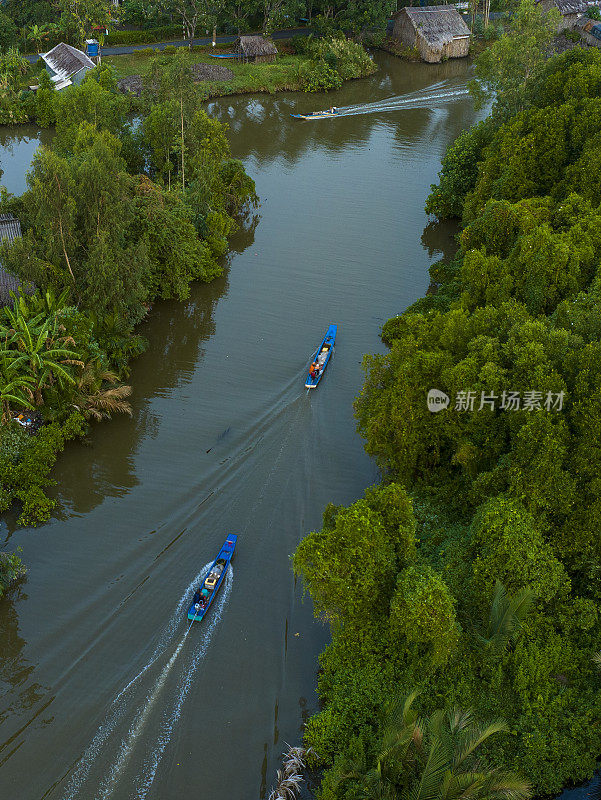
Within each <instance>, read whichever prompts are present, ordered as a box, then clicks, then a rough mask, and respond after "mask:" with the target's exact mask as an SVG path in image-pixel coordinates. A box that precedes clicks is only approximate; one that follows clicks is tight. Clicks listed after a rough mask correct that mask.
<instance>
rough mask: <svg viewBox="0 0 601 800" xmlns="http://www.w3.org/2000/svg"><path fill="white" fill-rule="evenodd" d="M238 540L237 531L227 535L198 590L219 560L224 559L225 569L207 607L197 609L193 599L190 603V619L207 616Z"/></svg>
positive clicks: (194, 619) (197, 619) (199, 619)
mask: <svg viewBox="0 0 601 800" xmlns="http://www.w3.org/2000/svg"><path fill="white" fill-rule="evenodd" d="M237 541H238V537H237V535H236V534H235V533H232V534H230V536H228V537H227V539H226V540H225V542H224V543H223V547H222V548H221V550H220V551H219V554H218V555H217V558H216V559H215V561H213V563H212V564H211V566H210V567H209V569H208V571H207V573H206V575H204V577H203V579H202V581H201V583H200V586H199V587H198V591H200V589H201V588H202V587H203V586H204V582H205V580H206V579H207V577H208V576H209V575H210V573H211V571H212V569H213V567H214V566H215V565H216V564H217V562H218V561H219V560H223V561H224V562H225V564H224V566H223V570H222V571H221V575H220V576H219V579H218V580H217V583H216V584H215V587H214V588H213V590H212V591H211V594H210V595H209V598H208V600H207V603H206V605H205V607H204V608H200V609H197V608H196V604H195V602H194V600H192V602H191V603H190V607H189V608H188V619H189V620H191V621H192V622H200V621H201V620H202V618H203V617H204V616H205V614H206V613H207V611H208V610H209V608H210V607H211V603H212V602H213V600H214V599H215V597H216V596H217V593H218V592H219V589H220V587H221V584H222V583H223V581H224V579H225V576H226V574H227V571H228V569H229V566H230V561H231V560H232V557H233V555H234V550H235V548H236V542H237Z"/></svg>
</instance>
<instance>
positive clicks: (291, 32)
mask: <svg viewBox="0 0 601 800" xmlns="http://www.w3.org/2000/svg"><path fill="white" fill-rule="evenodd" d="M309 33H311V28H289V29H287V30H284V31H275V32H274V33H273V34H272V39H289V38H290V37H291V36H306V35H308V34H309ZM237 38H238V37H237V36H218V37H217V43H218V44H227V43H228V42H235V41H236V39H237ZM211 41H212V38H211V37H210V36H202V37H201V38H200V39H193V40H192V44H211ZM189 44H190V40H189V39H175V40H173V41H169V42H147V43H146V44H130V45H120V46H115V47H103V48H102V55H103V56H124V55H127V54H128V53H133V52H134V51H135V50H144V49H145V48H147V47H152V48H153V49H154V50H164V49H165V47H168V46H170V47H188V45H189ZM38 57H39V56H37V55H29V56H25V58H26V59H27V60H28V61H30V62H31V63H32V64H33V63H35V62H36V61H37V60H38Z"/></svg>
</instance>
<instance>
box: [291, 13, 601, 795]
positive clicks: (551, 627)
mask: <svg viewBox="0 0 601 800" xmlns="http://www.w3.org/2000/svg"><path fill="white" fill-rule="evenodd" d="M537 19H538V11H534V10H533V9H532V8H531V7H530V6H526V5H524V4H522V6H521V7H520V9H519V10H518V12H517V13H516V21H515V22H514V29H513V32H512V33H511V34H510V35H509V40H508V41H505V42H504V43H503V44H502V46H501V47H499V48H497V49H496V50H495V46H493V47H492V48H491V50H493V51H494V57H495V58H497V57H498V58H500V59H501V62H502V64H501V68H500V69H499V70H497V72H496V73H495V75H494V76H493V77H494V81H496V83H495V87H496V88H495V91H498V98H499V103H498V104H497V107H496V109H495V110H494V111H493V114H492V116H491V117H489V119H488V120H486V121H485V122H484V123H480V124H479V125H478V126H476V127H475V128H474V129H472V130H471V131H468V132H466V133H465V134H462V135H461V136H460V138H459V139H458V141H457V142H456V143H455V145H453V146H452V147H451V148H450V149H449V151H448V153H447V156H446V157H445V160H444V162H443V169H442V171H441V174H440V182H439V185H438V186H437V187H433V191H432V194H431V195H430V198H429V200H428V208H427V210H428V211H429V212H431V213H436V214H439V215H440V216H451V215H452V216H458V217H462V226H461V232H460V234H459V237H458V239H459V250H458V252H457V254H456V256H455V257H454V259H453V261H452V262H451V263H449V264H445V263H439V264H437V265H433V267H432V269H431V274H432V276H433V279H434V280H436V281H437V283H439V284H440V288H439V291H438V294H437V296H436V297H435V298H433V299H429V298H428V299H427V300H426V301H419V302H418V303H416V304H414V306H412V307H410V308H409V309H407V310H406V311H405V312H404V313H403V314H400V315H399V316H396V317H394V318H393V319H391V320H389V321H388V322H387V323H386V325H385V326H384V330H383V339H384V341H385V342H386V344H387V345H388V346H389V351H388V352H387V353H386V354H383V355H370V356H366V358H365V362H364V363H365V368H366V372H367V375H366V380H365V384H364V387H363V389H362V391H361V394H360V396H359V397H358V398H357V400H356V404H355V408H356V414H357V418H358V423H359V430H360V432H361V433H362V434H363V435H364V437H365V439H366V449H367V451H368V453H370V454H372V455H373V456H374V457H375V458H376V459H377V462H378V465H379V466H380V468H381V470H382V473H383V475H384V480H385V484H384V485H383V486H382V487H381V488H380V489H378V488H375V489H370V490H368V492H366V497H365V500H362V501H358V503H357V504H354V505H353V506H351V507H350V509H339V508H338V509H333V508H331V509H329V511H328V512H327V513H326V515H325V517H324V527H323V530H322V531H321V532H319V533H312V534H310V535H309V536H308V537H307V539H305V540H304V541H303V542H302V543H301V545H300V546H299V549H298V551H297V554H296V556H295V568H296V570H297V572H301V573H302V574H303V577H304V579H305V583H306V585H307V587H308V589H309V591H310V592H311V595H312V597H313V598H314V601H315V603H316V608H317V610H318V611H319V610H323V609H326V610H327V609H328V608H329V607H330V603H331V605H332V606H334V605H336V603H335V602H334V601H336V602H337V604H338V607H340V606H341V605H344V608H345V609H346V614H345V616H344V617H343V618H342V617H341V616H340V615H329V616H330V618H332V617H333V618H334V619H335V620H336V622H342V623H343V624H342V625H340V624H337V625H334V626H333V627H332V644H331V645H330V646H329V647H328V649H327V650H326V652H325V653H324V654H323V656H322V659H321V662H322V668H323V669H322V673H321V675H320V680H319V692H320V696H321V698H322V701H323V711H321V712H320V713H319V714H318V715H317V716H316V717H314V718H313V719H312V720H311V721H310V723H309V725H308V728H307V734H306V738H307V742H308V743H309V744H311V745H313V746H314V747H315V748H316V750H317V751H318V753H319V755H320V757H321V761H322V765H323V766H324V768H325V773H324V779H323V782H322V788H321V794H320V797H321V798H322V800H358V799H359V798H367V797H369V798H374V797H386V798H395V797H405V798H406V797H408V796H413V797H415V798H419V797H422V796H425V797H431V798H441V797H447V796H449V797H450V796H453V797H455V796H459V795H460V794H461V793H462V792H466V793H468V794H469V793H470V792H471V791H472V789H474V790H475V791H476V793H477V792H478V791H480V790H481V789H482V786H483V785H484V783H482V784H478V787H477V788H476V787H471V784H470V780H471V778H470V777H469V776H466V775H462V776H455V774H454V772H453V770H451V771H450V772H449V761H448V757H447V756H445V755H444V751H445V749H446V752H447V753H448V752H449V750H448V746H449V743H450V742H451V741H452V739H453V724H454V723H453V722H451V718H452V719H454V720H455V721H456V720H458V719H460V718H461V715H460V714H457V715H455V716H454V717H453V716H452V715H451V717H447V719H446V721H445V717H444V714H443V712H441V711H440V710H438V709H440V708H441V706H444V708H445V709H452V708H453V707H455V706H458V707H461V708H474V714H475V715H476V716H477V718H481V719H489V718H503V719H505V720H507V730H508V731H511V734H512V735H510V736H509V735H505V736H502V737H501V736H499V737H498V738H497V737H495V738H494V739H493V740H492V741H491V742H487V744H486V755H487V757H489V758H490V760H491V763H492V764H494V765H495V766H494V769H495V776H496V778H495V779H494V780H497V779H498V780H499V783H498V784H496V787H497V788H496V789H495V791H493V790H492V788H489V790H484V794H485V795H486V796H494V795H495V793H496V791H497V790H498V791H499V795H500V796H507V797H512V796H517V795H516V794H515V793H517V794H518V795H519V793H520V792H521V793H523V795H521V796H526V795H527V794H528V791H529V790H528V786H527V785H525V784H524V781H523V780H521V779H517V780H516V778H515V775H514V776H510V775H509V774H508V773H509V772H510V771H518V770H519V772H521V773H522V774H523V775H525V776H526V778H527V779H528V782H530V783H531V784H532V787H533V791H534V792H536V794H537V795H551V794H556V793H557V792H559V790H560V789H561V787H562V786H565V785H566V784H568V783H577V782H581V781H583V780H585V779H587V778H589V777H590V776H591V775H592V773H593V771H594V770H595V768H596V763H597V758H598V753H599V752H600V748H601V730H600V729H599V726H598V725H596V724H595V723H594V722H593V723H592V724H591V721H592V720H596V719H598V715H599V714H600V713H601V696H600V694H599V675H598V672H596V670H595V666H594V663H593V658H594V655H595V653H599V651H600V650H601V618H600V615H599V609H598V605H599V602H600V601H601V588H600V584H599V574H600V572H601V543H600V540H599V536H598V531H599V529H600V527H601V503H600V501H599V492H600V490H601V484H600V483H599V477H598V476H599V474H600V473H601V451H600V449H599V445H598V442H599V428H600V426H601V392H600V390H599V386H601V323H600V322H599V313H598V309H599V302H600V301H601V272H600V265H601V235H600V234H599V231H600V230H601V191H600V189H599V186H600V182H601V173H600V172H599V158H598V152H599V141H600V139H601V106H600V105H599V95H600V92H601V53H599V51H598V50H596V49H593V48H590V49H588V50H583V49H575V50H573V51H570V52H567V53H564V54H562V55H559V56H554V57H552V58H550V59H548V60H546V61H543V60H541V59H539V55H537V54H539V50H540V48H541V46H542V44H541V43H542V41H543V38H544V37H543V35H542V33H541V28H540V26H539V23H538V22H537ZM520 26H521V30H522V32H523V34H524V42H523V46H522V49H521V50H520V47H518V45H517V40H516V31H517V30H519V29H520ZM543 28H544V26H543ZM545 35H546V34H545ZM512 37H513V38H512ZM500 41H501V42H502V40H500ZM503 48H508V49H507V52H505V51H504V50H503ZM495 69H496V67H495ZM511 70H513V73H512V74H510V72H511ZM527 73H529V75H527ZM491 75H492V73H491ZM494 81H493V80H492V78H491V84H490V85H491V86H492V85H493V83H494ZM433 388H437V389H439V390H442V391H444V392H446V393H447V395H448V396H449V398H450V403H449V407H448V408H446V409H445V410H441V411H439V412H438V413H435V414H433V413H431V412H430V411H429V410H428V406H427V402H426V399H427V394H428V391H429V390H430V389H433ZM468 391H469V392H472V398H473V400H474V403H473V406H472V407H471V410H462V407H461V405H460V404H459V403H458V402H457V401H458V399H460V398H461V396H462V395H461V394H460V393H463V399H464V400H465V393H466V392H468ZM510 392H516V393H519V395H520V397H521V402H520V405H519V407H514V408H513V410H510V406H509V405H508V397H509V396H510V394H509V393H510ZM533 392H534V393H536V392H538V394H533ZM559 397H561V398H562V402H561V404H558V403H557V402H554V401H553V398H555V399H557V398H559ZM487 399H488V400H493V401H494V408H493V407H492V406H491V404H490V402H487ZM525 399H529V400H530V401H532V402H529V403H524V400H525ZM390 487H393V488H392V489H390ZM402 487H407V489H408V490H409V492H410V495H411V497H412V500H413V515H414V519H415V523H414V524H415V528H413V527H412V526H411V525H409V524H408V520H409V519H410V518H409V517H408V516H407V503H406V497H407V496H406V495H405V493H404V491H403V489H402ZM372 492H373V493H375V494H374V497H377V498H378V502H377V503H376V502H374V501H373V500H371V499H370V497H371V493H372ZM385 492H389V494H381V493H385ZM383 498H386V502H385V503H384V502H383ZM359 508H360V509H362V513H361V514H360V515H359V517H355V516H354V514H355V513H356V512H357V511H358V509H359ZM368 508H371V511H372V513H373V512H377V514H378V515H379V518H380V520H381V521H382V522H383V524H384V528H385V530H386V531H387V535H388V536H389V535H390V531H391V530H392V528H393V525H394V523H393V522H392V520H393V519H394V518H395V514H394V511H395V509H396V510H397V513H398V515H399V518H400V519H403V520H404V521H403V522H402V523H401V529H402V530H403V531H404V532H405V535H409V537H410V538H409V539H408V540H407V541H408V543H409V546H408V547H407V548H405V549H403V547H401V549H400V550H399V551H397V552H398V554H399V555H398V556H397V558H396V559H394V561H393V562H392V564H391V565H390V566H388V567H387V568H386V567H385V565H386V562H385V561H384V560H383V551H382V547H383V544H384V543H385V542H386V537H385V536H382V533H381V530H380V529H379V527H378V524H377V522H376V521H375V520H373V518H369V517H368V516H367V514H368V512H367V509H368ZM351 511H353V513H350V512H351ZM337 520H341V521H344V522H345V526H346V527H342V526H341V527H340V528H339V527H338V525H337ZM385 520H387V521H385ZM372 529H373V530H375V531H376V535H375V538H373V537H372V534H371V530H372ZM410 531H411V532H410ZM370 542H375V545H374V552H373V553H369V552H368V546H369V543H370ZM390 549H392V548H390ZM353 551H354V552H355V553H356V555H355V556H353V555H352V554H353ZM349 553H350V555H349ZM342 554H344V555H343V557H342ZM376 557H377V558H378V559H381V561H378V562H377V563H378V570H379V575H380V577H381V580H379V581H378V584H377V586H374V585H370V586H369V589H370V595H369V597H370V599H371V600H372V601H374V603H375V604H374V605H373V606H369V604H368V601H367V598H365V597H363V598H362V599H361V602H360V603H357V605H353V602H352V601H353V598H354V597H355V596H360V592H361V581H362V574H361V572H360V565H361V564H362V563H363V562H364V560H365V559H367V558H371V559H376ZM390 570H392V572H390ZM373 571H374V567H372V572H373ZM376 574H377V573H376ZM391 580H392V588H391V589H389V588H388V587H389V586H390V582H391ZM340 598H344V602H341V600H340ZM416 686H419V687H420V690H421V691H420V705H421V706H423V714H424V715H429V719H430V720H434V723H433V726H431V725H430V724H429V725H427V726H424V729H423V731H422V736H421V739H420V737H418V742H419V743H420V746H421V747H422V750H421V751H420V752H415V753H414V754H413V756H411V747H409V748H407V747H406V743H407V742H408V741H409V740H410V739H411V736H410V735H408V734H407V730H406V728H407V725H408V726H409V734H410V733H411V730H412V728H411V725H413V724H414V723H413V722H412V721H411V718H410V715H409V717H407V715H405V716H406V718H407V719H408V720H409V722H408V723H407V725H402V724H399V725H398V726H397V727H396V734H394V735H396V737H397V738H396V739H395V738H394V735H393V734H392V733H391V731H392V730H393V728H394V726H392V727H391V725H390V722H389V719H388V717H389V715H388V713H387V698H389V697H390V696H391V695H393V696H398V695H399V694H401V695H402V694H403V693H410V692H411V691H412V689H413V687H416ZM483 687H484V688H483ZM413 705H414V704H413ZM413 705H412V704H411V703H410V704H409V706H408V707H407V706H403V704H402V703H400V704H396V711H393V712H392V714H393V716H394V717H395V718H396V719H397V720H402V719H403V713H401V711H399V709H400V708H401V707H405V709H406V710H407V708H408V710H409V712H411V711H412V709H413ZM472 723H473V720H471V719H470V720H469V721H466V724H465V725H464V726H460V727H462V730H463V731H464V732H465V735H466V737H467V736H468V734H467V731H468V730H470V728H471V726H472ZM415 724H416V725H417V724H418V723H415ZM503 729H504V727H503V726H502V727H501V728H499V731H500V730H503ZM403 732H404V733H403ZM406 734H407V735H406ZM438 734H441V737H439V736H438ZM411 735H412V734H411ZM441 738H442V741H441ZM397 745H398V748H397ZM408 754H409V755H408ZM443 775H446V776H447V778H448V780H447V779H444V778H442V776H443ZM455 777H457V783H456V784H454V783H453V781H454V780H455ZM485 780H486V779H485V777H484V776H482V781H485ZM445 781H446V782H445ZM451 786H455V787H456V790H457V794H455V789H453V790H451V788H450V787H451Z"/></svg>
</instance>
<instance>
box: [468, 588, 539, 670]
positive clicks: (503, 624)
mask: <svg viewBox="0 0 601 800" xmlns="http://www.w3.org/2000/svg"><path fill="white" fill-rule="evenodd" d="M534 600H535V595H534V593H533V592H532V590H531V589H529V588H528V587H525V588H524V589H520V590H519V591H518V592H517V593H516V594H514V595H508V594H507V591H506V590H505V587H504V586H503V584H502V583H501V581H497V582H496V584H495V591H494V595H493V599H492V605H491V607H490V615H489V618H488V622H487V625H486V629H485V631H484V635H482V636H480V635H478V636H477V638H478V639H479V641H480V642H481V643H482V644H484V645H486V646H488V647H489V648H490V649H492V650H493V651H494V652H495V653H497V654H500V653H501V652H502V651H503V650H504V649H505V648H506V647H507V645H508V644H509V643H510V642H511V641H513V640H514V639H515V638H516V637H517V635H518V634H519V632H520V629H521V628H522V625H523V623H524V620H525V619H526V617H527V616H528V614H529V613H530V611H531V609H532V605H533V603H534Z"/></svg>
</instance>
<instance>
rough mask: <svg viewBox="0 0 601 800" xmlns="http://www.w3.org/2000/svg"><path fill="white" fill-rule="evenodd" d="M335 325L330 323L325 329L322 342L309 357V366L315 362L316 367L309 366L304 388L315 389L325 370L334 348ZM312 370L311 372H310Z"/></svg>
mask: <svg viewBox="0 0 601 800" xmlns="http://www.w3.org/2000/svg"><path fill="white" fill-rule="evenodd" d="M336 331H337V326H336V325H330V327H329V328H328V330H327V333H326V335H325V336H324V337H323V342H322V343H321V344H320V345H319V347H318V348H317V350H316V352H315V355H314V356H313V358H312V359H311V367H313V365H314V364H315V365H316V367H315V369H314V370H312V369H311V368H309V374H308V375H307V380H306V381H305V388H306V389H315V387H316V386H317V384H318V383H319V381H320V380H321V376H322V375H323V373H324V372H325V369H326V367H327V366H328V364H329V361H330V357H331V355H332V352H333V350H334V344H335V342H336ZM312 372H313V374H311V373H312Z"/></svg>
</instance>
